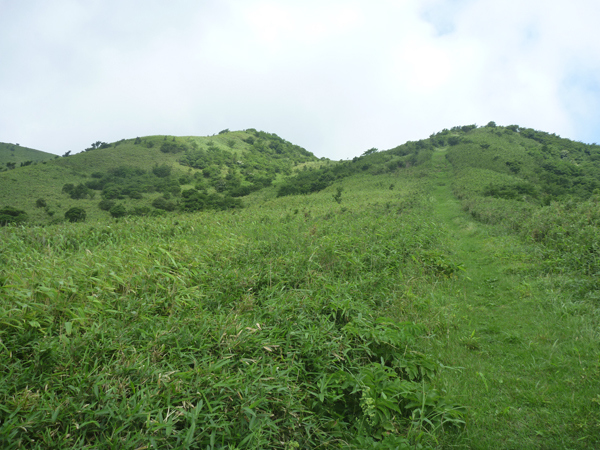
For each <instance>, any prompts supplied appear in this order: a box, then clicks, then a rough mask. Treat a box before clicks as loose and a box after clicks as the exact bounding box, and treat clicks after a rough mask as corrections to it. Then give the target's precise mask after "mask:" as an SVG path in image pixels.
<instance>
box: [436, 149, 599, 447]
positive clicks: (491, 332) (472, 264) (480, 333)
mask: <svg viewBox="0 0 600 450" xmlns="http://www.w3.org/2000/svg"><path fill="white" fill-rule="evenodd" d="M433 158H434V159H433V164H434V167H435V169H434V170H435V171H436V172H437V179H435V181H434V188H433V189H432V198H431V201H432V202H433V204H434V211H435V215H436V217H435V220H437V221H439V222H442V223H445V224H447V226H448V227H449V232H450V234H451V235H452V236H453V242H454V247H455V248H454V252H455V253H454V255H453V256H454V257H455V258H456V260H457V261H458V262H462V264H463V266H464V267H465V274H464V276H463V277H462V279H461V280H458V281H456V280H455V281H450V282H448V283H446V284H444V285H443V286H439V287H437V288H435V289H434V290H433V292H432V293H431V296H432V306H433V308H432V311H435V312H436V314H444V315H445V316H446V317H445V318H446V320H447V322H446V323H447V324H448V326H447V328H446V329H445V330H443V331H441V332H440V333H439V334H438V335H437V336H436V339H433V340H432V342H431V346H432V350H433V351H434V353H435V354H436V355H437V356H438V358H439V359H440V360H441V361H442V362H443V363H445V364H447V365H448V366H453V367H461V368H462V369H461V370H456V371H444V372H443V373H442V375H441V377H442V378H441V383H442V385H443V387H444V388H445V389H447V390H448V392H451V393H454V394H456V393H460V394H459V395H460V397H459V398H458V399H457V400H458V401H460V402H461V403H462V404H464V405H466V406H467V407H468V408H470V411H471V420H470V423H469V424H468V426H467V429H466V430H465V432H464V433H462V434H461V435H460V437H459V438H458V439H456V440H455V441H454V442H451V443H450V442H448V443H447V444H448V445H449V446H452V448H456V446H458V448H481V449H487V448H515V449H517V448H519V449H524V448H556V449H558V448H569V449H571V448H598V445H599V444H600V395H599V394H600V391H599V390H598V381H599V379H600V377H599V361H598V351H597V349H598V345H597V343H598V333H597V330H598V321H597V318H598V312H597V305H591V304H589V302H588V303H586V302H585V301H584V300H582V299H579V298H578V297H577V294H576V290H574V289H572V286H569V283H567V282H565V280H564V279H562V278H561V277H560V276H553V277H551V276H547V275H544V274H542V273H541V272H540V270H539V268H538V267H537V265H536V264H535V250H536V249H535V248H534V247H533V246H529V245H526V244H524V243H523V242H522V241H520V240H519V239H517V238H516V237H515V236H511V235H507V234H506V233H504V232H502V231H500V230H497V229H494V228H493V227H490V226H488V225H482V224H478V223H476V222H473V221H472V220H471V219H470V217H469V216H468V215H467V214H466V213H464V212H463V211H462V209H461V207H460V202H459V201H458V200H457V199H456V198H455V197H454V196H453V194H452V188H451V175H452V174H451V171H452V168H451V166H450V164H449V163H448V162H447V161H446V158H445V151H437V152H436V153H435V155H434V157H433Z"/></svg>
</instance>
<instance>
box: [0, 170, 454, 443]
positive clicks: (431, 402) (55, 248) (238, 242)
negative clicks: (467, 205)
mask: <svg viewBox="0 0 600 450" xmlns="http://www.w3.org/2000/svg"><path fill="white" fill-rule="evenodd" d="M391 181H393V182H394V183H395V185H396V186H397V188H396V189H395V190H390V189H389V185H390V182H391ZM353 183H356V184H353ZM356 185H361V186H362V188H363V189H362V190H361V191H357V190H355V189H353V188H354V187H355V186H356ZM332 189H333V188H331V189H330V190H332ZM367 192H368V194H367ZM420 192H421V191H420V189H419V187H418V184H417V182H416V179H413V178H411V177H410V176H407V178H405V179H399V178H396V177H391V176H390V177H387V178H386V177H382V178H375V177H370V176H364V177H363V178H362V179H358V180H352V181H351V182H348V183H347V184H346V185H344V198H343V202H342V204H341V205H338V204H337V203H336V202H334V201H333V200H332V199H331V193H330V192H329V191H326V192H323V193H322V194H318V195H316V196H311V197H298V198H295V199H294V200H293V201H287V202H286V201H284V200H283V199H274V200H272V201H270V202H267V203H264V204H262V206H261V207H258V206H255V207H252V208H249V209H247V210H244V211H242V212H235V213H216V214H196V215H180V216H176V217H159V218H152V219H141V218H140V219H136V220H122V221H120V222H118V223H109V222H107V223H104V224H93V225H89V224H69V225H57V226H50V227H46V228H15V227H13V228H5V229H2V230H1V231H0V233H1V234H2V240H1V244H0V248H1V255H2V268H3V269H2V271H1V277H2V278H1V280H0V284H1V288H0V289H1V298H2V300H1V301H0V308H1V309H0V339H1V340H0V345H1V346H2V349H3V351H2V354H1V356H0V364H1V367H2V371H1V373H2V374H3V380H2V383H1V384H0V386H1V387H0V399H1V400H0V404H1V405H2V406H1V407H0V419H1V425H0V442H2V447H3V448H7V449H9V448H161V449H162V448H315V447H319V448H342V447H343V448H348V447H357V448H364V446H379V447H380V448H404V447H407V448H408V446H409V445H410V443H411V442H413V443H414V442H416V441H417V440H419V439H421V440H422V438H423V436H435V435H436V434H438V433H441V432H442V431H443V430H450V429H452V428H453V427H455V426H460V425H461V424H462V423H463V420H464V417H463V410H462V409H461V408H460V407H458V406H456V405H454V404H453V403H452V402H450V401H449V400H448V399H446V398H445V397H444V395H442V393H441V392H438V391H437V390H435V389H434V388H433V387H432V385H431V380H432V379H433V378H434V377H435V376H436V375H435V374H436V372H437V370H438V369H439V365H438V364H437V363H436V361H435V359H434V358H432V357H431V356H429V355H427V354H424V353H421V352H420V351H419V348H420V345H419V341H420V339H422V338H423V337H425V336H427V334H428V329H427V328H426V327H424V326H422V325H419V324H416V323H414V322H412V321H410V320H409V319H410V318H411V317H412V316H413V315H412V314H411V310H413V308H414V305H412V304H411V300H412V299H413V297H414V296H413V295H412V294H411V285H412V283H413V280H415V279H422V280H426V279H430V280H435V279H437V278H439V277H447V276H451V275H452V273H453V272H454V271H455V270H457V268H458V265H457V264H456V263H455V262H453V261H452V258H451V256H449V255H448V254H447V253H446V252H445V250H444V249H445V248H446V239H447V236H446V234H445V231H444V228H443V227H440V226H439V225H436V224H435V223H432V222H429V221H423V220H422V219H421V217H420V216H419V215H417V214H415V211H416V210H417V209H418V208H427V202H426V200H424V199H425V197H424V196H423V195H422V194H421V193H420ZM424 433H425V434H424Z"/></svg>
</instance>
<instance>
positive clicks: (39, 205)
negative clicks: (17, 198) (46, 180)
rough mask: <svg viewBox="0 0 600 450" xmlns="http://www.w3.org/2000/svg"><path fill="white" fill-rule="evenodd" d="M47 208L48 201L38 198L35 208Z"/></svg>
mask: <svg viewBox="0 0 600 450" xmlns="http://www.w3.org/2000/svg"><path fill="white" fill-rule="evenodd" d="M46 206H48V204H47V203H46V200H45V199H43V198H38V199H37V200H36V201H35V207H36V208H45V207H46Z"/></svg>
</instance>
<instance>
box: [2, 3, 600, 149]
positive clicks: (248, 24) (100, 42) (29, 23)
mask: <svg viewBox="0 0 600 450" xmlns="http://www.w3.org/2000/svg"><path fill="white" fill-rule="evenodd" d="M7 3H8V2H7ZM15 5H17V6H15ZM3 9H4V5H3ZM599 13H600V4H598V3H597V2H595V1H584V0H572V1H571V2H569V3H566V2H554V3H552V2H550V3H548V2H542V1H540V0H531V1H527V2H523V1H516V0H508V1H505V2H492V1H487V0H427V1H417V0H406V1H402V2H398V1H392V0H381V1H378V2H367V1H366V0H353V1H349V0H345V1H342V0H329V1H326V0H321V1H317V0H305V1H303V2H299V1H291V0H287V1H274V0H271V1H269V0H244V1H242V0H228V1H216V0H210V1H203V2H197V1H191V0H190V1H184V0H181V1H175V2H171V3H169V4H168V5H167V4H165V3H163V2H161V1H158V0H153V1H149V2H146V3H144V8H140V6H139V3H138V2H133V1H119V2H117V1H115V0H111V1H103V2H98V1H94V2H77V1H74V0H73V1H68V0H61V1H55V2H51V3H48V2H42V1H40V0H38V1H36V2H27V4H25V3H23V4H21V3H11V6H10V7H9V8H6V9H4V11H3V14H2V15H1V16H0V60H1V61H2V62H3V64H2V66H1V67H0V98H1V99H2V102H1V103H2V105H3V108H2V110H0V141H9V142H19V143H21V144H22V145H28V146H31V147H34V148H39V149H41V150H46V151H53V152H55V153H63V152H64V151H66V150H74V151H77V150H80V149H83V148H85V147H87V146H88V145H89V143H90V142H92V141H95V140H98V139H100V140H105V141H110V140H117V139H121V138H124V137H133V136H137V135H140V136H141V135H147V134H178V135H188V134H200V135H202V134H212V133H214V132H217V131H219V130H221V129H223V128H230V129H240V128H247V127H255V128H259V129H263V130H266V131H270V132H274V133H277V134H279V135H280V136H282V137H284V138H286V139H288V140H290V141H292V142H294V143H297V144H299V145H302V146H304V147H306V148H307V149H308V150H310V151H313V152H314V153H316V154H317V155H318V156H328V157H331V158H334V159H340V158H346V157H352V156H354V155H357V154H360V153H362V152H363V151H364V150H365V149H367V148H370V147H373V146H375V147H378V148H382V149H384V148H390V147H393V146H395V145H398V144H400V143H403V142H405V141H406V140H415V139H420V138H424V137H427V136H428V135H429V134H430V133H432V132H435V131H439V130H441V129H442V128H445V127H450V126H453V125H461V124H468V123H478V124H485V123H487V122H488V121H490V120H495V121H496V122H497V123H499V124H509V123H517V124H519V125H522V126H531V127H534V128H538V129H542V130H545V131H550V132H556V133H558V134H561V135H563V136H566V137H571V138H574V139H581V140H587V141H600V136H599V134H600V131H599V127H598V120H597V119H596V117H598V112H600V111H599V109H600V92H599V89H598V87H599V86H600V70H599V69H600V67H599V66H600V45H599V44H598V42H600V41H598V40H597V39H596V38H595V34H596V23H595V22H596V21H597V18H598V17H599V16H600V14H599Z"/></svg>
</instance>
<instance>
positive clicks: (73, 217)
mask: <svg viewBox="0 0 600 450" xmlns="http://www.w3.org/2000/svg"><path fill="white" fill-rule="evenodd" d="M85 217H86V213H85V209H83V208H80V207H78V206H76V207H74V208H71V209H69V210H68V211H67V212H66V213H65V219H67V220H68V221H69V222H85Z"/></svg>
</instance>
